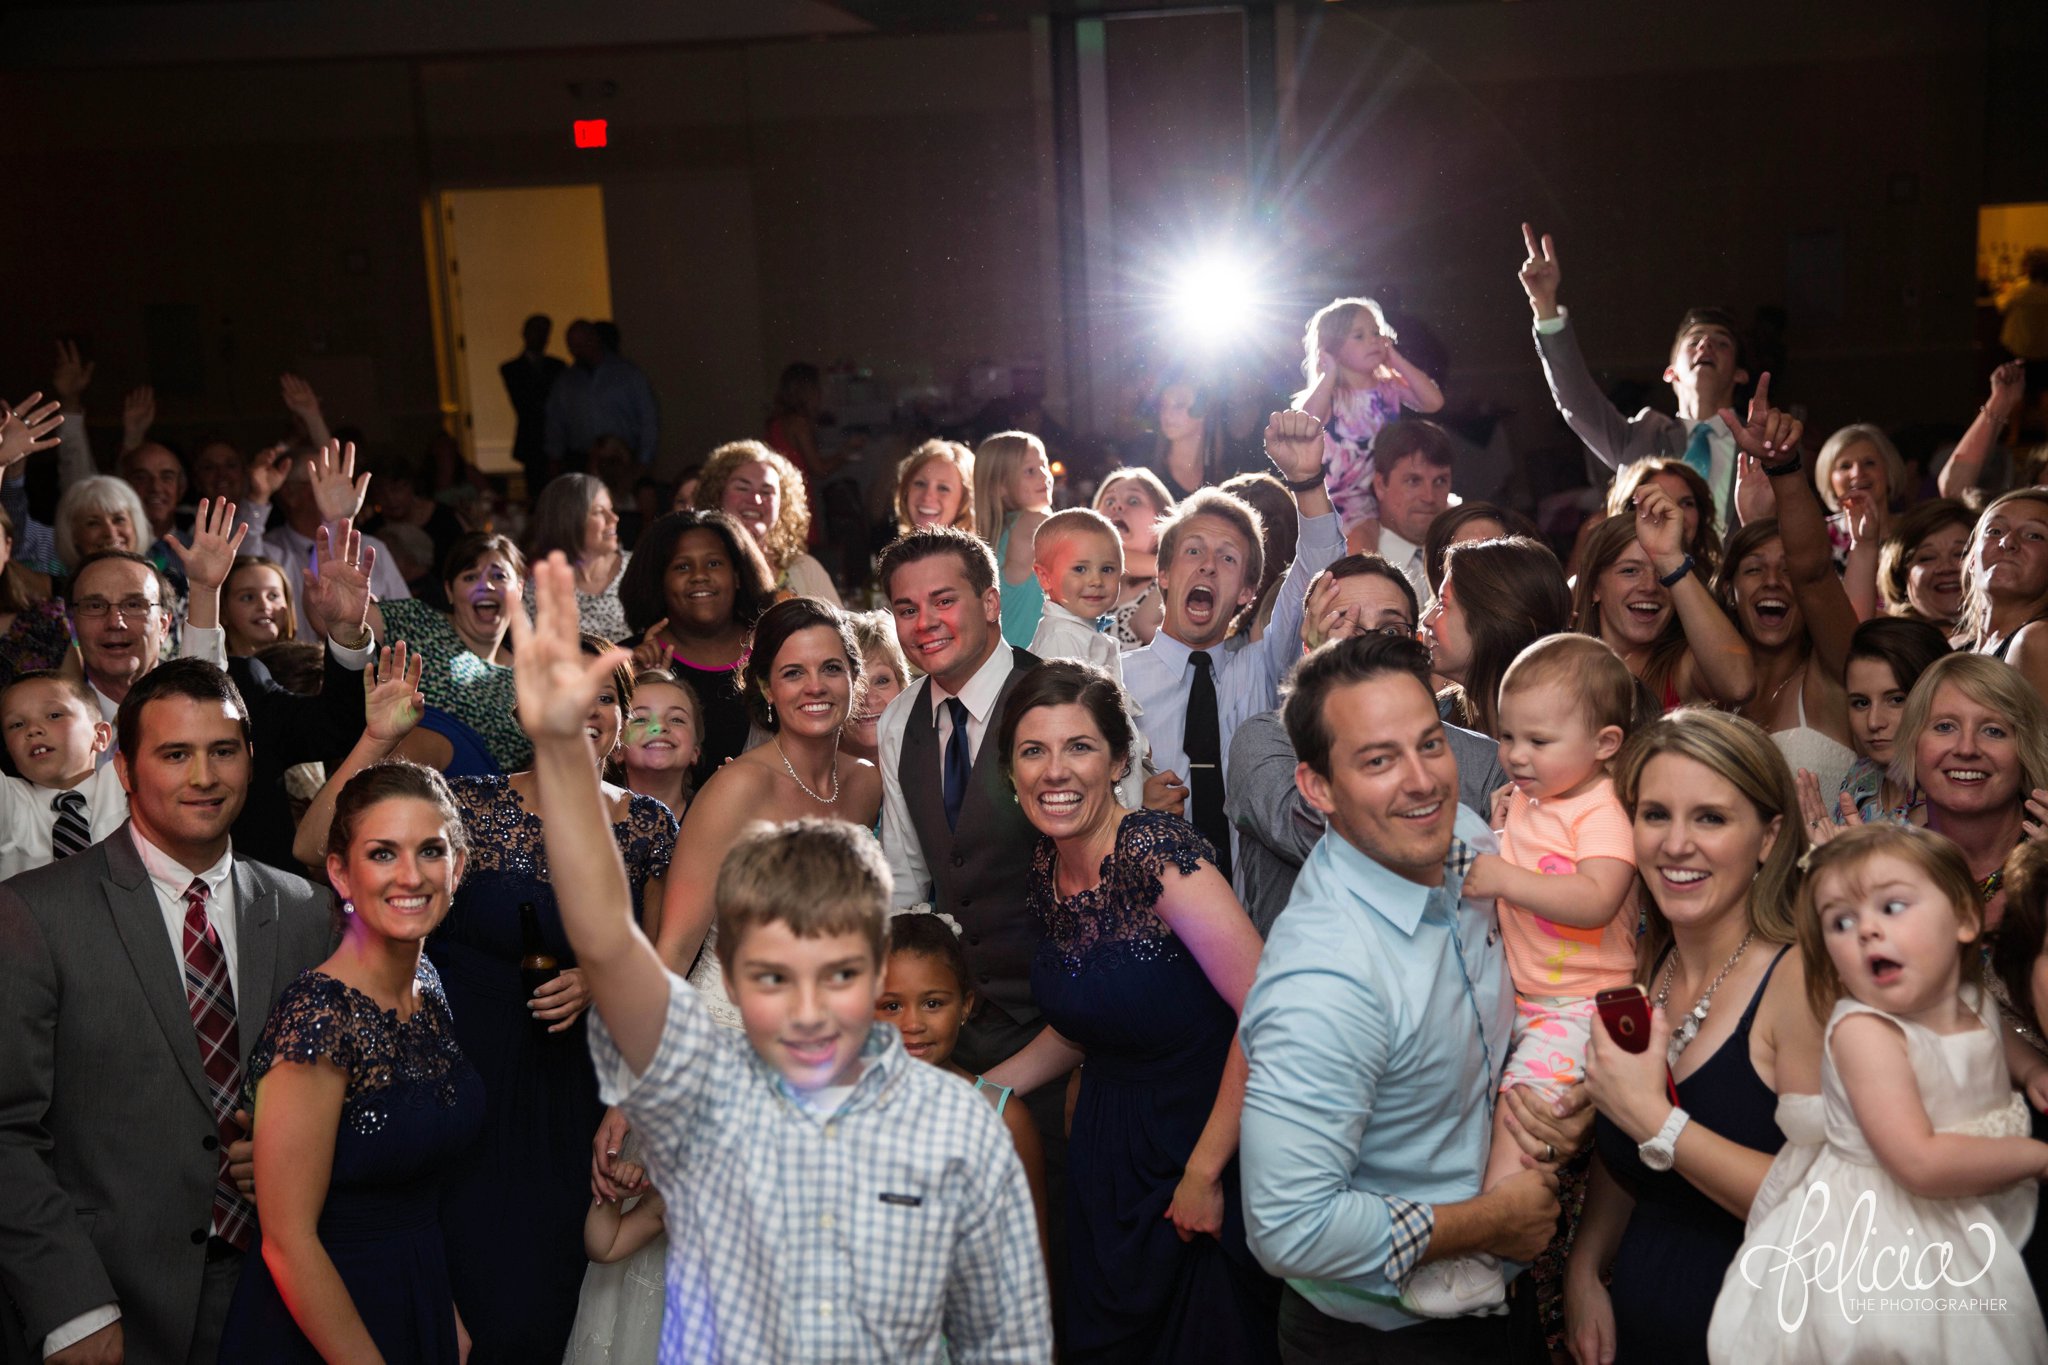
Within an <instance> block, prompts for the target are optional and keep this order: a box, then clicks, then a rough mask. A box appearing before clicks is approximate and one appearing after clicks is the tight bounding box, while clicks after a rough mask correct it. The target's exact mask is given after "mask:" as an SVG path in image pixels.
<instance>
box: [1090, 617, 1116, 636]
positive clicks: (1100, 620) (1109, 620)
mask: <svg viewBox="0 0 2048 1365" xmlns="http://www.w3.org/2000/svg"><path fill="white" fill-rule="evenodd" d="M1115 629H1116V613H1115V612H1111V613H1109V614H1108V615H1105V616H1098V617H1096V618H1095V633H1096V634H1097V635H1107V634H1109V633H1110V632H1111V631H1112V630H1115Z"/></svg>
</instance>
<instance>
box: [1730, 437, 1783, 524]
mask: <svg viewBox="0 0 2048 1365" xmlns="http://www.w3.org/2000/svg"><path fill="white" fill-rule="evenodd" d="M1776 515H1778V495H1777V494H1776V493H1774V492H1772V491H1771V479H1770V476H1769V475H1768V474H1766V473H1764V467H1763V466H1762V465H1761V464H1759V463H1758V462H1757V460H1756V457H1755V456H1753V455H1744V454H1743V453H1741V452H1740V451H1737V452H1736V455H1735V518H1736V520H1737V521H1740V522H1741V523H1742V524H1743V525H1745V526H1747V525H1748V524H1749V523H1750V522H1752V521H1763V520H1765V519H1766V518H1768V517H1775V516H1776Z"/></svg>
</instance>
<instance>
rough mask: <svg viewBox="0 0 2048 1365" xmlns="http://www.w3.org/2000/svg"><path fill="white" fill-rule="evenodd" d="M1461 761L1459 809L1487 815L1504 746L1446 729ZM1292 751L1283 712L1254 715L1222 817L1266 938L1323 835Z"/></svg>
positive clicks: (1501, 782)
mask: <svg viewBox="0 0 2048 1365" xmlns="http://www.w3.org/2000/svg"><path fill="white" fill-rule="evenodd" d="M1444 739H1445V740H1446V741H1447V742H1448V743H1449V744H1450V746H1451V756H1452V757H1453V758H1455V759H1457V760H1458V804H1459V805H1461V806H1470V807H1471V808H1472V809H1473V810H1475V811H1477V812H1478V813H1479V814H1480V815H1481V816H1482V817H1483V816H1485V815H1486V814H1487V812H1488V808H1489V804H1490V802H1491V800H1492V797H1493V793H1494V792H1495V790H1497V789H1498V788H1500V787H1502V786H1505V785H1506V784H1507V780H1508V775H1507V773H1506V772H1505V771H1503V770H1502V768H1501V766H1500V746H1499V745H1498V744H1496V743H1494V742H1493V740H1491V739H1489V738H1487V737H1486V736H1485V735H1482V734H1480V733H1479V732H1478V731H1477V730H1466V729H1462V728H1461V727H1459V726H1456V725H1448V724H1447V725H1445V726H1444ZM1296 766H1297V764H1296V759H1295V757H1294V746H1293V744H1291V743H1289V742H1288V739H1287V726H1286V725H1285V724H1284V723H1283V722H1282V721H1281V719H1280V713H1279V712H1278V711H1267V712H1265V713H1264V714H1262V715H1257V716H1253V717H1252V718H1251V719H1250V720H1248V721H1246V722H1244V724H1242V725H1240V726H1238V727H1237V730H1236V731H1235V732H1234V733H1233V734H1232V735H1231V737H1230V794H1229V795H1228V796H1227V797H1226V798H1225V800H1224V803H1223V809H1224V813H1225V814H1227V815H1228V816H1229V817H1230V819H1231V822H1232V823H1233V824H1235V825H1236V826H1237V832H1238V836H1239V837H1238V841H1237V850H1238V858H1237V870H1236V872H1235V874H1234V876H1235V879H1236V882H1237V895H1238V899H1239V900H1241V901H1242V902H1244V908H1245V913H1246V914H1248V915H1250V916H1251V917H1252V923H1253V924H1254V925H1256V926H1257V928H1258V931H1259V934H1260V936H1261V937H1263V936H1265V935H1266V934H1269V933H1271V932H1272V929H1273V921H1274V920H1276V919H1278V918H1280V912H1281V911H1282V910H1285V909H1286V908H1287V898H1288V897H1289V896H1291V895H1293V894H1294V879H1295V877H1296V875H1297V874H1299V873H1300V871H1301V864H1302V861H1303V860H1304V859H1306V858H1307V857H1308V855H1309V851H1310V850H1311V849H1313V848H1314V847H1315V846H1316V842H1317V841H1318V840H1319V839H1321V838H1322V837H1323V830H1324V828H1325V825H1324V821H1323V813H1322V812H1321V811H1319V810H1317V809H1316V808H1315V807H1314V806H1311V805H1310V804H1309V803H1308V801H1307V800H1306V799H1305V798H1304V797H1303V796H1302V794H1301V791H1300V789H1299V788H1297V787H1296V786H1295V785H1294V769H1295V767H1296Z"/></svg>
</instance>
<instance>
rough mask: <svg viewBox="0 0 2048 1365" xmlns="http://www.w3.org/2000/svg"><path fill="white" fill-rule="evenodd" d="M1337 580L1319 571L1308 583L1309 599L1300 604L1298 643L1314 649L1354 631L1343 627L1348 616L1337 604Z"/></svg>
mask: <svg viewBox="0 0 2048 1365" xmlns="http://www.w3.org/2000/svg"><path fill="white" fill-rule="evenodd" d="M1337 591H1338V589H1337V580H1336V579H1334V578H1332V577H1330V576H1329V575H1328V574H1322V575H1320V576H1319V577H1317V579H1316V581H1315V582H1313V583H1311V584H1309V585H1308V600H1307V601H1306V602H1304V603H1303V604H1302V608H1301V647H1302V648H1303V649H1305V650H1312V649H1315V648H1316V647H1317V646H1318V645H1321V644H1322V643H1323V642H1324V641H1326V640H1337V639H1343V638H1345V637H1347V636H1351V635H1356V634H1357V633H1358V632H1357V631H1356V630H1349V629H1346V628H1345V623H1346V621H1347V620H1348V618H1347V617H1346V616H1345V615H1344V609H1343V608H1342V607H1340V606H1338V605H1337Z"/></svg>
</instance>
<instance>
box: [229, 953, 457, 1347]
mask: <svg viewBox="0 0 2048 1365" xmlns="http://www.w3.org/2000/svg"><path fill="white" fill-rule="evenodd" d="M419 990H420V1007H419V1009H418V1010H416V1011H414V1012H413V1015H412V1017H411V1018H410V1019H407V1020H406V1021H405V1022H404V1023H400V1022H399V1020H398V1015H397V1013H396V1012H395V1011H393V1010H387V1009H383V1008H381V1007H380V1006H379V1005H378V1004H377V1002H376V1001H375V1000H372V999H371V998H370V997H369V996H367V995H364V994H363V993H362V992H361V991H359V990H356V989H355V988H354V987H352V986H345V985H343V984H342V983H341V982H339V981H337V980H335V979H334V978H333V977H331V976H326V975H323V974H321V973H320V972H317V971H307V972H302V973H301V974H300V975H299V978H298V980H296V981H294V982H292V984H291V985H289V986H287V987H286V988H285V991H284V994H283V995H281V996H280V997H278V1001H277V1008H276V1009H274V1010H272V1011H271V1012H270V1019H269V1021H268V1022H267V1023H265V1024H264V1026H263V1037H262V1039H261V1040H260V1041H259V1042H258V1043H257V1044H256V1050H255V1054H254V1055H253V1056H252V1057H251V1058H250V1061H249V1066H248V1068H247V1085H246V1092H245V1102H247V1101H250V1100H253V1097H254V1096H255V1095H256V1091H257V1085H258V1083H259V1082H260V1081H262V1079H263V1077H264V1076H265V1075H266V1074H268V1073H269V1072H270V1070H271V1069H272V1068H274V1067H276V1066H279V1065H283V1064H286V1063H292V1062H297V1063H301V1064H305V1065H311V1064H313V1063H316V1062H329V1063H332V1064H333V1065H335V1066H338V1067H340V1068H341V1069H342V1070H344V1071H346V1072H347V1073H348V1093H347V1098H346V1099H345V1100H344V1101H343V1103H342V1109H341V1128H340V1130H339V1131H338V1132H337V1133H336V1134H335V1138H334V1171H333V1174H332V1175H331V1176H330V1178H329V1182H328V1186H327V1202H326V1203H325V1204H324V1205H322V1206H321V1209H320V1223H319V1232H320V1245H321V1246H322V1247H324V1248H325V1249H326V1251H327V1256H328V1259H329V1260H331V1261H333V1262H334V1268H335V1270H336V1271H337V1272H338V1273H339V1274H340V1275H341V1282H342V1283H343V1284H344V1285H346V1286H347V1287H348V1294H349V1298H350V1299H351V1300H352V1301H353V1302H354V1304H355V1308H356V1313H357V1314H358V1315H359V1316H360V1317H361V1318H362V1320H363V1325H364V1326H366V1327H368V1328H369V1329H370V1339H371V1340H372V1341H374V1342H376V1343H377V1350H378V1351H379V1353H381V1354H382V1355H383V1357H384V1359H385V1360H386V1361H388V1362H390V1365H455V1359H456V1353H455V1300H454V1297H453V1296H452V1294H451V1293H450V1291H449V1286H448V1257H447V1252H446V1250H445V1248H444V1247H443V1245H442V1237H441V1219H440V1204H441V1179H442V1176H443V1174H444V1173H445V1172H446V1171H447V1170H448V1167H449V1165H450V1164H451V1163H452V1162H453V1161H454V1160H455V1158H456V1156H457V1154H458V1153H460V1152H461V1151H462V1150H463V1149H464V1148H465V1147H467V1146H468V1145H469V1144H470V1142H472V1141H473V1140H474V1139H475V1137H476V1132H477V1128H478V1126H479V1125H480V1124H482V1122H483V1115H484V1093H483V1082H482V1081H480V1080H478V1079H477V1074H476V1070H475V1068H473V1067H472V1066H470V1064H469V1062H468V1061H467V1060H465V1059H464V1057H463V1055H462V1049H461V1048H459V1047H457V1046H456V1043H455V1034H454V1030H453V1029H452V1028H451V1027H450V1025H449V1018H448V1001H447V998H446V997H445V996H444V995H443V994H442V991H441V983H440V980H439V979H438V978H437V977H436V976H435V974H434V968H433V965H432V964H431V963H429V962H428V961H427V960H426V958H425V957H422V958H421V959H420V968H419ZM255 1112H257V1113H259V1114H260V1113H261V1111H260V1110H257V1111H255ZM220 1358H221V1359H222V1360H252V1361H253V1360H261V1361H267V1362H288V1363H290V1365H298V1362H305V1365H318V1362H319V1360H320V1353H319V1352H317V1351H315V1350H314V1349H313V1347H312V1345H311V1344H310V1343H309V1342H307V1340H306V1338H305V1336H304V1335H303V1334H302V1333H301V1332H300V1331H299V1329H298V1325H297V1324H296V1323H294V1322H293V1321H292V1315H291V1313H290V1311H289V1310H288V1309H286V1308H285V1306H284V1300H283V1299H282V1298H280V1297H279V1296H278V1292H277V1285H276V1283H275V1282H274V1281H272V1279H271V1278H270V1268H269V1267H268V1266H266V1265H265V1264H264V1263H263V1258H262V1257H261V1256H249V1257H246V1258H244V1260H243V1262H242V1279H241V1283H240V1284H238V1285H237V1286H236V1287H235V1299H234V1303H233V1305H232V1306H231V1307H230V1308H229V1310H228V1321H227V1327H226V1330H225V1332H224V1334H223V1336H222V1338H221V1347H220Z"/></svg>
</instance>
